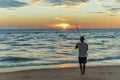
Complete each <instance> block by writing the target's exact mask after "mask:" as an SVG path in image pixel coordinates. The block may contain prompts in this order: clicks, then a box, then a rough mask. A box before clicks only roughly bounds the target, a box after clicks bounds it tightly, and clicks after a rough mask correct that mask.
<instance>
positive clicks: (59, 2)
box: [44, 0, 89, 6]
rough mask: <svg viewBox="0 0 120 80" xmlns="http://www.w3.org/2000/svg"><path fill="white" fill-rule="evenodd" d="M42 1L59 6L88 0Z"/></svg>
mask: <svg viewBox="0 0 120 80" xmlns="http://www.w3.org/2000/svg"><path fill="white" fill-rule="evenodd" d="M44 1H46V2H47V3H49V4H51V5H52V6H60V5H66V6H76V5H79V4H81V3H86V2H89V0H44Z"/></svg>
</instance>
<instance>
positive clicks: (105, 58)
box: [88, 56, 120, 62]
mask: <svg viewBox="0 0 120 80" xmlns="http://www.w3.org/2000/svg"><path fill="white" fill-rule="evenodd" d="M114 59H115V60H117V59H120V56H114V57H104V58H98V59H88V61H89V62H92V61H104V60H114Z"/></svg>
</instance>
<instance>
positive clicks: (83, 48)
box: [75, 36, 88, 75]
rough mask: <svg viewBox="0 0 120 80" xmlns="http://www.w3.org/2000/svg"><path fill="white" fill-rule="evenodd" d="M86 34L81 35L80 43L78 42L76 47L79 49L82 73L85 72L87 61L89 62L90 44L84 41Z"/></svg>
mask: <svg viewBox="0 0 120 80" xmlns="http://www.w3.org/2000/svg"><path fill="white" fill-rule="evenodd" d="M84 39H85V38H84V36H81V37H80V41H81V42H79V43H77V44H76V46H75V49H77V48H78V49H79V55H78V60H79V64H80V70H81V75H83V74H85V69H86V63H87V50H88V44H87V43H85V42H84Z"/></svg>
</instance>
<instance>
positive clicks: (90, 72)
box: [0, 66, 120, 80]
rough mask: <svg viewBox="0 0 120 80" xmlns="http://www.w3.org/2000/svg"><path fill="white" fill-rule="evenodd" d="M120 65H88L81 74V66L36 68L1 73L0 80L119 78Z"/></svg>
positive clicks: (93, 79)
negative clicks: (84, 72) (83, 73)
mask: <svg viewBox="0 0 120 80" xmlns="http://www.w3.org/2000/svg"><path fill="white" fill-rule="evenodd" d="M119 74H120V66H97V67H95V66H94V67H87V69H86V74H85V75H80V71H79V68H78V67H76V68H61V69H60V68H56V69H34V70H24V71H16V72H8V73H0V80H119V79H120V76H119Z"/></svg>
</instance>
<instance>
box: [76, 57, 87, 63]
mask: <svg viewBox="0 0 120 80" xmlns="http://www.w3.org/2000/svg"><path fill="white" fill-rule="evenodd" d="M78 60H79V63H80V64H81V63H87V57H78Z"/></svg>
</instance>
